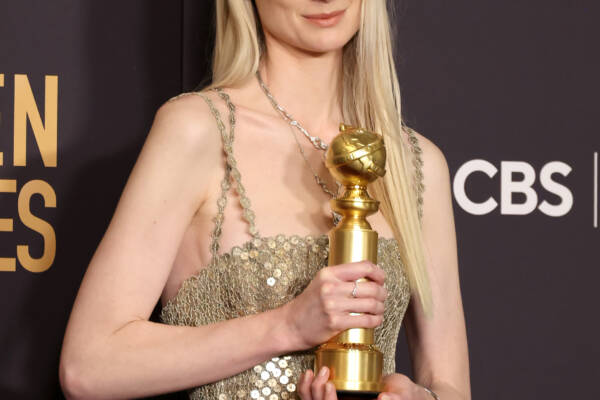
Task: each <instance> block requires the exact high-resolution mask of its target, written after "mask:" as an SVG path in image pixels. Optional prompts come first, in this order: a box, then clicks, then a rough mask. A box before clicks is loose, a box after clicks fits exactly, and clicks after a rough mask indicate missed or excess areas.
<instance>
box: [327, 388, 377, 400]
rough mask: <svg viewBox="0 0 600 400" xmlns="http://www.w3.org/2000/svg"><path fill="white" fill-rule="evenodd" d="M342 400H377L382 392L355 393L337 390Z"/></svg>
mask: <svg viewBox="0 0 600 400" xmlns="http://www.w3.org/2000/svg"><path fill="white" fill-rule="evenodd" d="M336 393H337V398H338V399H340V400H375V399H376V398H377V396H378V395H379V393H381V392H355V391H350V390H336Z"/></svg>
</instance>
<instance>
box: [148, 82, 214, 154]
mask: <svg viewBox="0 0 600 400" xmlns="http://www.w3.org/2000/svg"><path fill="white" fill-rule="evenodd" d="M201 96H207V97H209V96H210V95H209V94H207V93H204V92H187V93H182V94H180V95H178V96H175V97H173V98H171V99H169V100H168V101H166V102H165V103H163V104H162V105H161V106H160V108H159V109H158V110H157V111H156V115H155V117H154V122H153V124H152V129H151V131H150V135H153V134H154V135H159V136H164V137H165V139H167V140H169V141H170V142H174V144H175V145H177V144H179V145H181V146H185V147H187V148H189V149H193V150H194V151H195V150H197V149H199V148H206V145H209V147H212V145H214V144H215V143H217V141H218V140H220V139H219V135H217V134H216V131H217V123H216V120H215V117H214V116H213V115H212V113H211V111H210V108H209V107H208V105H207V103H206V101H205V100H204V99H203V98H202V97H201Z"/></svg>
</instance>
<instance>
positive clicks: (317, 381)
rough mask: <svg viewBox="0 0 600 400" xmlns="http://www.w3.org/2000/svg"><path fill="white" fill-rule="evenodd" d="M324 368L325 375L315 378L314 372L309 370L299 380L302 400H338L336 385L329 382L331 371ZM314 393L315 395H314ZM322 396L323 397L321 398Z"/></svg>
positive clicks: (299, 391)
mask: <svg viewBox="0 0 600 400" xmlns="http://www.w3.org/2000/svg"><path fill="white" fill-rule="evenodd" d="M325 369H326V368H322V369H321V372H323V373H325V375H321V374H320V375H317V377H315V376H314V373H313V372H312V370H310V369H308V370H306V371H305V372H304V373H302V374H301V375H300V378H299V379H298V394H299V395H300V398H301V399H302V400H317V399H320V400H337V398H338V397H337V393H336V391H335V385H334V384H333V383H332V382H328V381H327V380H328V379H329V370H327V371H325ZM313 393H314V394H313ZM319 396H321V397H319Z"/></svg>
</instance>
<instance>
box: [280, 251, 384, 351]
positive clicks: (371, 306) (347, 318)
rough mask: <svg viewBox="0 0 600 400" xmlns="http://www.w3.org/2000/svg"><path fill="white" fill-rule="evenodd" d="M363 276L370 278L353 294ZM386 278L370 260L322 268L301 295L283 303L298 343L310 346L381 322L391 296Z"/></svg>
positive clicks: (289, 329)
mask: <svg viewBox="0 0 600 400" xmlns="http://www.w3.org/2000/svg"><path fill="white" fill-rule="evenodd" d="M363 277H366V278H368V279H370V281H361V282H358V284H357V290H356V298H353V297H352V290H353V289H354V281H355V280H357V279H360V278H363ZM384 280H385V272H384V271H383V269H381V268H380V267H378V266H376V265H375V264H373V263H371V262H369V261H361V262H354V263H348V264H339V265H332V266H329V267H325V268H323V269H321V270H320V271H319V272H318V273H317V274H316V276H315V278H314V279H313V280H312V281H311V282H310V284H309V285H308V286H307V287H306V289H305V290H304V291H303V292H302V293H301V294H300V295H298V296H297V297H296V298H294V299H293V300H292V301H290V302H289V303H287V304H286V305H284V306H283V307H282V311H283V312H284V316H285V323H286V325H287V330H288V331H289V332H290V336H291V340H292V341H293V342H294V346H295V347H296V348H297V349H298V350H304V349H308V348H311V347H314V346H317V345H319V344H321V343H324V342H326V341H327V340H329V339H330V338H332V337H333V336H335V335H337V334H338V333H340V332H341V331H343V330H346V329H349V328H375V327H376V326H378V325H379V324H381V322H382V321H383V310H384V306H383V303H384V301H385V299H386V297H387V290H386V289H385V288H384V287H383V283H384ZM351 312H355V313H362V314H360V315H350V313H351Z"/></svg>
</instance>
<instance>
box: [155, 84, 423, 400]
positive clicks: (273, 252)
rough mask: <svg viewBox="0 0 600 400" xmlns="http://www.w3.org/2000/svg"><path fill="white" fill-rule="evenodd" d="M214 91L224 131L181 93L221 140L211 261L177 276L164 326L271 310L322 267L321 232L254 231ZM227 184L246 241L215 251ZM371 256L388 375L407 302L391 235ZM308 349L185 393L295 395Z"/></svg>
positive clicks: (215, 399) (222, 399) (217, 399)
mask: <svg viewBox="0 0 600 400" xmlns="http://www.w3.org/2000/svg"><path fill="white" fill-rule="evenodd" d="M217 93H218V94H219V96H220V98H221V99H222V100H224V101H225V103H226V105H227V108H228V110H229V124H230V129H229V134H228V133H227V132H226V127H225V124H224V123H223V121H222V119H221V116H220V113H219V111H218V110H217V108H216V107H215V106H214V104H213V102H212V100H211V99H210V98H209V97H207V96H205V95H203V94H202V93H198V92H192V93H186V94H185V95H190V94H194V95H199V96H201V97H202V98H204V100H205V101H206V102H207V104H208V106H209V108H210V110H211V112H212V114H213V115H214V117H215V119H216V122H217V127H218V130H219V132H220V134H221V136H222V139H223V147H224V151H225V154H226V156H227V164H226V171H225V176H224V178H223V181H222V183H221V190H222V191H221V196H220V198H219V200H218V201H217V205H218V213H217V215H216V216H215V218H214V222H215V225H214V229H213V232H212V233H211V237H212V243H211V247H210V249H211V253H212V258H211V261H210V263H209V264H208V266H207V267H205V268H203V269H200V271H199V272H198V273H197V274H195V275H193V276H191V277H189V278H187V279H185V280H184V281H183V283H182V285H181V287H180V289H179V291H178V292H177V294H176V295H175V297H173V298H172V299H170V300H169V301H168V302H167V304H165V306H164V307H163V309H162V311H161V314H160V318H161V320H162V322H164V323H166V324H171V325H186V326H200V325H208V324H213V323H216V322H219V321H223V320H228V319H232V318H238V317H242V316H245V315H250V314H255V313H260V312H264V311H267V310H269V309H273V308H277V307H279V306H282V305H283V304H285V303H287V302H289V301H290V300H292V299H293V298H294V297H296V296H297V295H299V294H300V293H301V292H302V291H303V290H304V289H305V288H306V286H308V284H309V283H310V281H311V280H312V279H313V277H314V276H315V274H316V273H317V272H318V271H319V270H320V269H321V268H323V267H325V266H326V265H327V257H328V249H329V243H328V241H329V239H328V237H327V235H326V234H323V235H320V236H310V235H309V236H297V235H292V236H286V235H276V236H272V237H262V236H261V235H260V234H259V233H258V229H257V228H256V225H255V223H254V213H253V211H252V210H251V208H250V205H251V204H250V201H249V199H248V198H247V196H246V193H245V190H244V187H243V185H242V183H241V176H240V173H239V171H238V169H237V166H236V160H235V158H234V157H233V148H232V145H233V127H234V126H235V106H234V105H233V104H232V103H231V101H230V100H229V97H228V96H227V94H226V93H225V92H224V91H222V90H217ZM178 97H179V96H178ZM406 128H408V127H406ZM409 129H410V128H409ZM407 133H408V135H409V141H410V143H411V145H412V151H413V152H414V154H415V156H416V157H415V160H416V161H415V164H414V165H415V167H416V169H417V171H416V172H417V174H416V182H415V184H416V187H417V188H418V194H419V197H418V202H419V209H420V206H421V204H422V198H421V192H422V189H423V184H422V179H421V178H422V174H421V166H422V161H421V158H420V153H421V150H420V148H419V146H418V143H417V141H416V137H415V136H414V134H413V133H412V131H410V130H407ZM232 183H234V184H235V185H236V190H237V192H238V194H239V197H240V203H241V205H242V208H243V210H244V213H243V214H244V218H245V219H246V221H247V222H248V224H249V231H250V233H251V234H252V236H253V238H252V239H251V240H249V241H248V242H246V243H244V244H241V245H238V246H234V247H233V248H232V249H231V250H230V251H228V252H226V253H223V254H219V247H220V246H219V238H220V235H221V226H222V222H223V217H224V209H225V205H226V202H227V193H228V192H229V189H230V187H231V184H232ZM419 214H421V212H420V213H419ZM377 257H378V265H380V266H381V267H382V268H383V269H384V270H385V272H386V281H385V287H386V289H387V290H388V292H389V296H388V298H387V299H386V301H385V312H384V320H383V323H382V324H381V325H380V326H378V327H377V328H376V329H375V340H376V344H377V346H378V347H379V349H380V350H381V351H382V352H383V354H384V365H383V370H384V371H383V372H384V374H390V373H393V372H395V352H396V340H397V337H398V333H399V331H400V326H401V323H402V319H403V317H404V313H405V311H406V308H407V306H408V302H409V299H410V290H409V284H408V280H407V277H406V275H405V271H404V265H403V263H402V260H401V259H400V256H399V251H398V243H397V242H396V240H395V239H388V238H380V239H379V244H378V255H377ZM314 350H315V349H308V350H305V351H298V352H294V353H290V354H281V355H279V356H277V357H273V358H271V359H267V360H264V362H262V363H260V364H258V365H255V366H254V367H252V368H250V369H248V370H246V371H243V372H241V373H238V374H236V375H234V376H231V377H228V378H225V379H222V380H220V381H217V382H213V383H209V384H205V385H203V386H199V387H196V388H191V389H189V390H188V393H189V396H190V398H191V399H202V400H234V399H257V400H278V399H284V400H287V399H299V396H298V393H297V391H296V385H297V381H298V377H299V375H300V374H301V373H302V372H303V371H305V370H307V369H309V368H310V369H312V368H313V361H314Z"/></svg>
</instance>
